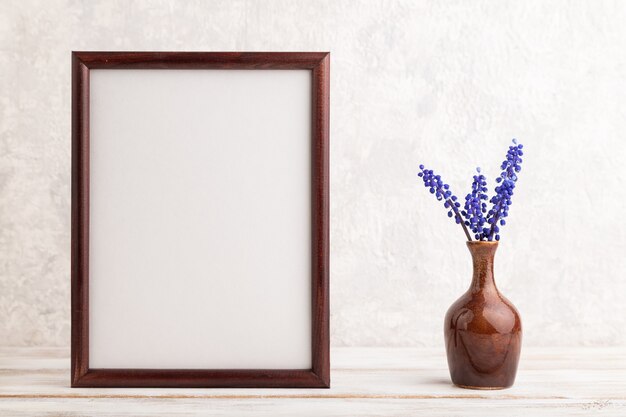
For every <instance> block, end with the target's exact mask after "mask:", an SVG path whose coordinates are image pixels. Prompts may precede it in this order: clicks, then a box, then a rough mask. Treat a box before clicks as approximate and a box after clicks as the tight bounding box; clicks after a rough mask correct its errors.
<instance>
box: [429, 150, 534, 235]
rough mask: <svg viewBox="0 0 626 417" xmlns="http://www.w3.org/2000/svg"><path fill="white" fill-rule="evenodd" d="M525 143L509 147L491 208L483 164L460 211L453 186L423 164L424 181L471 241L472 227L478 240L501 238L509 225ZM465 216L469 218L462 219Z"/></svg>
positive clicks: (497, 180) (491, 200)
mask: <svg viewBox="0 0 626 417" xmlns="http://www.w3.org/2000/svg"><path fill="white" fill-rule="evenodd" d="M523 148H524V146H523V145H522V144H521V143H520V144H518V143H517V139H513V145H512V146H509V150H508V151H507V154H506V160H504V161H503V162H502V165H501V166H500V169H501V170H502V173H501V174H500V176H499V177H498V178H496V183H497V184H498V185H497V186H496V188H495V195H494V196H493V197H492V198H491V199H490V200H489V202H490V203H492V204H493V206H492V207H491V209H490V210H489V211H487V203H486V201H487V200H488V199H489V198H488V197H487V194H486V193H487V180H486V179H485V176H484V175H482V174H481V170H480V167H479V168H476V171H477V172H478V175H474V179H473V182H472V191H471V192H470V193H469V194H468V195H467V196H466V197H465V205H464V206H463V209H462V210H461V211H459V208H460V207H461V204H460V203H459V202H458V201H457V200H458V199H457V197H456V196H455V195H453V194H452V191H451V190H450V186H449V185H448V184H444V182H443V180H442V179H441V176H440V175H435V173H434V172H433V171H432V170H430V169H425V168H424V165H420V166H419V168H420V172H419V173H418V174H417V175H418V176H419V177H420V178H422V180H423V181H424V185H425V186H426V188H428V189H429V191H430V193H431V194H434V195H435V197H436V198H437V200H439V201H442V200H443V202H444V203H443V206H444V207H445V208H446V209H448V217H450V218H452V217H454V220H455V221H456V223H457V224H461V226H462V227H463V232H464V233H465V236H466V237H467V240H468V241H471V240H472V238H471V237H470V233H469V231H468V229H467V228H468V227H469V228H470V229H471V231H472V233H473V234H474V238H475V239H476V240H485V239H486V240H490V241H492V240H494V239H495V240H500V227H502V226H504V225H506V220H505V219H504V218H505V217H507V216H508V215H509V208H510V206H511V204H512V201H511V197H512V196H513V190H514V189H515V183H516V182H517V174H518V173H519V172H520V171H521V170H522V167H521V163H522V158H521V157H522V155H524V152H523V151H522V149H523ZM461 216H463V217H464V218H465V220H462V218H461Z"/></svg>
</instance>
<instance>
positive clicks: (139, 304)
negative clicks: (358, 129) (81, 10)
mask: <svg viewBox="0 0 626 417" xmlns="http://www.w3.org/2000/svg"><path fill="white" fill-rule="evenodd" d="M311 105H312V103H311V72H310V71H307V70H126V69H124V70H111V69H106V70H91V72H90V228H89V233H90V234H89V245H90V246H89V268H90V270H89V320H90V327H89V343H90V344H89V365H90V367H91V368H160V369H191V368H194V369H203V368H204V369H308V368H310V367H311V353H312V352H311V291H312V289H311V110H312V109H311Z"/></svg>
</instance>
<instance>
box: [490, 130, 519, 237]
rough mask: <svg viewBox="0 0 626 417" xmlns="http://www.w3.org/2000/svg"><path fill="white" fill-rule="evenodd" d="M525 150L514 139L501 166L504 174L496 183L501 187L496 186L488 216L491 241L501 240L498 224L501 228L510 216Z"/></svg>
mask: <svg viewBox="0 0 626 417" xmlns="http://www.w3.org/2000/svg"><path fill="white" fill-rule="evenodd" d="M523 148H524V145H522V144H521V143H520V144H518V143H517V139H513V145H511V146H509V150H508V151H507V153H506V159H505V160H504V161H503V162H502V165H501V166H500V169H501V170H502V173H501V174H500V176H499V177H498V178H496V182H497V183H498V184H500V185H498V186H496V189H495V192H496V194H495V195H494V196H493V197H491V200H490V202H491V203H492V204H493V208H492V209H491V210H489V213H488V214H487V223H489V224H490V225H491V227H490V230H489V235H488V239H489V240H493V239H494V237H495V239H496V240H500V227H499V226H498V223H499V224H500V226H504V225H505V224H506V220H505V217H507V216H508V215H509V208H510V206H511V204H512V201H511V197H512V196H513V190H514V189H515V183H516V182H517V174H518V173H519V172H520V171H521V170H522V166H521V163H522V155H524V151H522V149H523Z"/></svg>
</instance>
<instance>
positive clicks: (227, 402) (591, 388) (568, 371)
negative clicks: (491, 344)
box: [0, 347, 626, 417]
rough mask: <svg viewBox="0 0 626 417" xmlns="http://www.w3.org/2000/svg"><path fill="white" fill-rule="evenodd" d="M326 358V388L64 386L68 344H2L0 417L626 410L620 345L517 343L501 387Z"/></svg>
mask: <svg viewBox="0 0 626 417" xmlns="http://www.w3.org/2000/svg"><path fill="white" fill-rule="evenodd" d="M331 360H332V376H331V378H332V381H331V384H332V388H331V389H328V390H323V389H322V390H320V389H304V390H296V389H71V388H69V380H70V376H69V351H68V350H67V349H60V348H45V349H44V348H0V416H2V417H9V416H148V415H150V416H154V415H159V416H176V415H220V416H250V415H253V416H261V415H263V416H275V417H276V416H329V415H332V416H378V415H382V416H421V415H423V416H456V415H462V416H474V415H475V416H518V415H519V416H525V417H528V416H534V415H542V416H543V415H545V416H564V415H568V416H569V415H576V416H590V415H599V416H626V347H625V348H575V349H573V348H550V349H546V348H541V349H537V348H535V349H532V348H523V349H522V359H521V366H520V370H519V372H518V376H517V381H516V384H515V386H514V387H513V388H510V389H508V390H503V391H472V390H464V389H460V388H456V387H454V386H452V385H451V383H450V379H449V376H448V370H447V366H446V362H445V357H444V352H443V348H442V349H436V350H435V349H427V350H425V349H408V348H407V349H397V348H336V349H333V350H332V356H331Z"/></svg>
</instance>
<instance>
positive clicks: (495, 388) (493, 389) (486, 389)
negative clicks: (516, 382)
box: [454, 383, 511, 391]
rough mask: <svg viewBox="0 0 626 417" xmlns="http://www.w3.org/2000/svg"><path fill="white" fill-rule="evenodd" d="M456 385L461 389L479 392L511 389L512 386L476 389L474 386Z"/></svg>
mask: <svg viewBox="0 0 626 417" xmlns="http://www.w3.org/2000/svg"><path fill="white" fill-rule="evenodd" d="M454 385H456V386H457V387H459V388H464V389H478V390H485V391H497V390H500V389H507V388H511V387H510V386H508V387H475V386H473V385H463V384H456V383H454Z"/></svg>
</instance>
